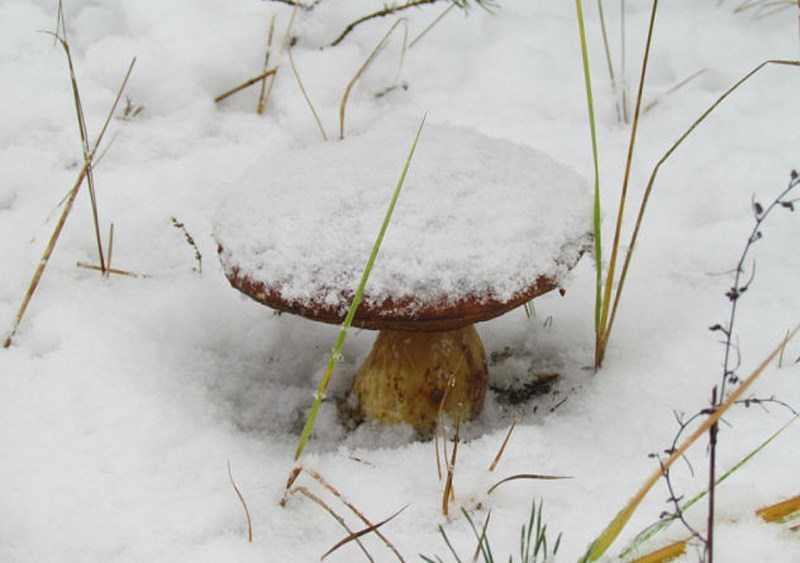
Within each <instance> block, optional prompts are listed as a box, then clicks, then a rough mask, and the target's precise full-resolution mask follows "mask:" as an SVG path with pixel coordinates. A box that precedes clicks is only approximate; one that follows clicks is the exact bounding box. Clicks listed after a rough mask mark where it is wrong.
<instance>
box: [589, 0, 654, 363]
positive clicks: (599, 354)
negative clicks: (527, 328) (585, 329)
mask: <svg viewBox="0 0 800 563" xmlns="http://www.w3.org/2000/svg"><path fill="white" fill-rule="evenodd" d="M657 12H658V0H653V8H652V10H651V12H650V25H649V28H648V32H647V42H646V44H645V49H644V59H643V60H642V71H641V77H640V78H639V90H638V93H637V95H636V109H635V110H634V113H633V125H632V126H631V136H630V141H629V143H628V156H627V158H626V160H625V175H624V177H623V180H622V191H621V192H620V196H619V208H618V210H617V224H616V226H615V229H614V242H613V244H612V246H611V260H610V261H609V264H608V274H606V286H605V291H604V294H603V309H602V315H601V318H600V326H599V331H598V342H597V346H596V357H595V368H599V367H600V366H601V365H602V363H603V357H604V355H605V350H606V345H607V344H606V343H607V342H608V333H609V331H610V324H611V323H610V322H609V320H608V315H609V312H610V307H609V303H611V292H612V289H613V287H614V274H615V268H616V265H617V254H618V252H619V246H620V240H621V236H622V220H623V217H624V215H625V202H626V200H627V197H628V182H629V181H630V173H631V164H632V162H633V152H634V147H635V145H636V132H637V130H638V126H639V115H640V113H641V107H642V92H643V90H644V83H645V77H646V76H647V63H648V60H649V58H650V45H651V41H652V38H653V28H654V26H655V20H656V13H657Z"/></svg>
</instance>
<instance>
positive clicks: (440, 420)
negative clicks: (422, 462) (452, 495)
mask: <svg viewBox="0 0 800 563" xmlns="http://www.w3.org/2000/svg"><path fill="white" fill-rule="evenodd" d="M454 384H455V374H451V375H450V378H449V379H448V381H447V386H446V387H445V388H444V393H442V399H441V401H439V411H438V413H437V414H436V428H435V429H434V433H433V445H434V447H435V448H436V473H437V474H438V475H439V481H441V480H442V461H441V458H440V457H439V436H440V435H441V437H442V451H443V452H444V459H445V462H446V460H447V429H446V428H445V425H444V402H445V401H446V400H447V395H448V394H449V393H450V389H452V388H453V385H454Z"/></svg>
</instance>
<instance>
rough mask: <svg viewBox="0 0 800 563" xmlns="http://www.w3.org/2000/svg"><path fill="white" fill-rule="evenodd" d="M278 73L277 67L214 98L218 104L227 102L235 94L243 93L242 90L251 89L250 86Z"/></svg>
mask: <svg viewBox="0 0 800 563" xmlns="http://www.w3.org/2000/svg"><path fill="white" fill-rule="evenodd" d="M277 71H278V69H277V67H276V68H271V69H269V70H267V71H264V72H262V73H261V74H259V75H258V76H254V77H253V78H251V79H250V80H247V81H245V82H242V83H241V84H239V85H238V86H235V87H234V88H231V89H230V90H228V91H227V92H224V93H222V94H220V95H219V96H217V97H216V98H214V101H215V102H216V103H219V102H221V101H223V100H225V99H226V98H229V97H230V96H233V95H234V94H236V93H237V92H241V91H242V90H244V89H245V88H249V87H250V86H252V85H253V84H256V83H257V82H258V81H259V80H263V79H265V78H266V77H268V76H272V75H273V74H275V73H276V72H277Z"/></svg>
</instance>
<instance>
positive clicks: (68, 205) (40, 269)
mask: <svg viewBox="0 0 800 563" xmlns="http://www.w3.org/2000/svg"><path fill="white" fill-rule="evenodd" d="M135 63H136V58H135V57H134V58H133V60H131V63H130V66H128V72H127V73H126V74H125V78H124V79H123V81H122V84H121V85H120V87H119V90H118V91H117V97H116V98H115V99H114V103H113V105H112V106H111V111H109V112H108V116H107V117H106V121H105V123H104V124H103V127H102V129H101V130H100V133H99V134H98V135H97V139H96V140H95V142H94V145H92V149H91V150H90V151H89V154H88V155H87V158H86V159H85V160H84V163H83V166H82V167H81V170H80V172H78V177H77V178H76V180H75V183H74V184H73V186H72V190H71V191H70V193H69V197H68V198H67V201H66V202H65V204H64V210H63V211H62V213H61V217H59V219H58V222H57V223H56V226H55V229H54V230H53V234H52V236H51V237H50V241H49V242H48V244H47V248H46V249H45V251H44V254H43V255H42V258H41V260H39V265H38V266H37V268H36V272H35V273H34V275H33V279H32V280H31V283H30V285H29V286H28V291H27V292H26V293H25V297H24V298H23V300H22V304H21V305H20V308H19V310H18V311H17V316H16V318H15V320H14V326H13V328H12V329H11V332H10V334H9V335H8V336H7V337H6V340H5V342H3V347H4V348H8V347H9V346H11V342H12V341H13V338H14V336H15V334H16V332H17V329H18V328H19V325H20V323H21V322H22V318H23V317H24V316H25V311H26V310H27V308H28V305H29V304H30V301H31V299H32V298H33V294H34V293H35V291H36V288H37V287H38V285H39V282H40V281H41V279H42V275H43V274H44V270H45V268H46V267H47V263H48V261H49V260H50V257H51V256H52V254H53V251H54V250H55V246H56V242H58V238H59V237H60V236H61V231H62V230H63V228H64V224H65V223H66V222H67V217H69V214H70V212H71V211H72V206H73V204H74V203H75V198H76V197H77V196H78V191H79V190H80V187H81V184H83V181H84V180H85V179H86V175H87V174H88V172H89V170H90V168H91V165H92V159H93V158H94V156H95V153H96V152H97V148H98V146H99V145H100V143H101V142H102V140H103V137H104V136H105V133H106V130H107V129H108V124H109V123H110V122H111V117H112V116H113V115H114V112H115V111H116V108H117V104H118V103H119V100H120V98H121V97H122V92H123V91H124V90H125V86H126V85H127V83H128V78H130V75H131V72H132V71H133V65H134V64H135Z"/></svg>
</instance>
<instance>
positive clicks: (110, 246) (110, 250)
mask: <svg viewBox="0 0 800 563" xmlns="http://www.w3.org/2000/svg"><path fill="white" fill-rule="evenodd" d="M106 248H107V252H108V256H107V258H106V264H105V267H106V269H107V270H108V269H111V257H112V256H113V254H112V253H113V251H114V223H111V226H110V227H109V228H108V246H107V247H106ZM101 266H102V265H101ZM105 274H106V277H108V272H105Z"/></svg>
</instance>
